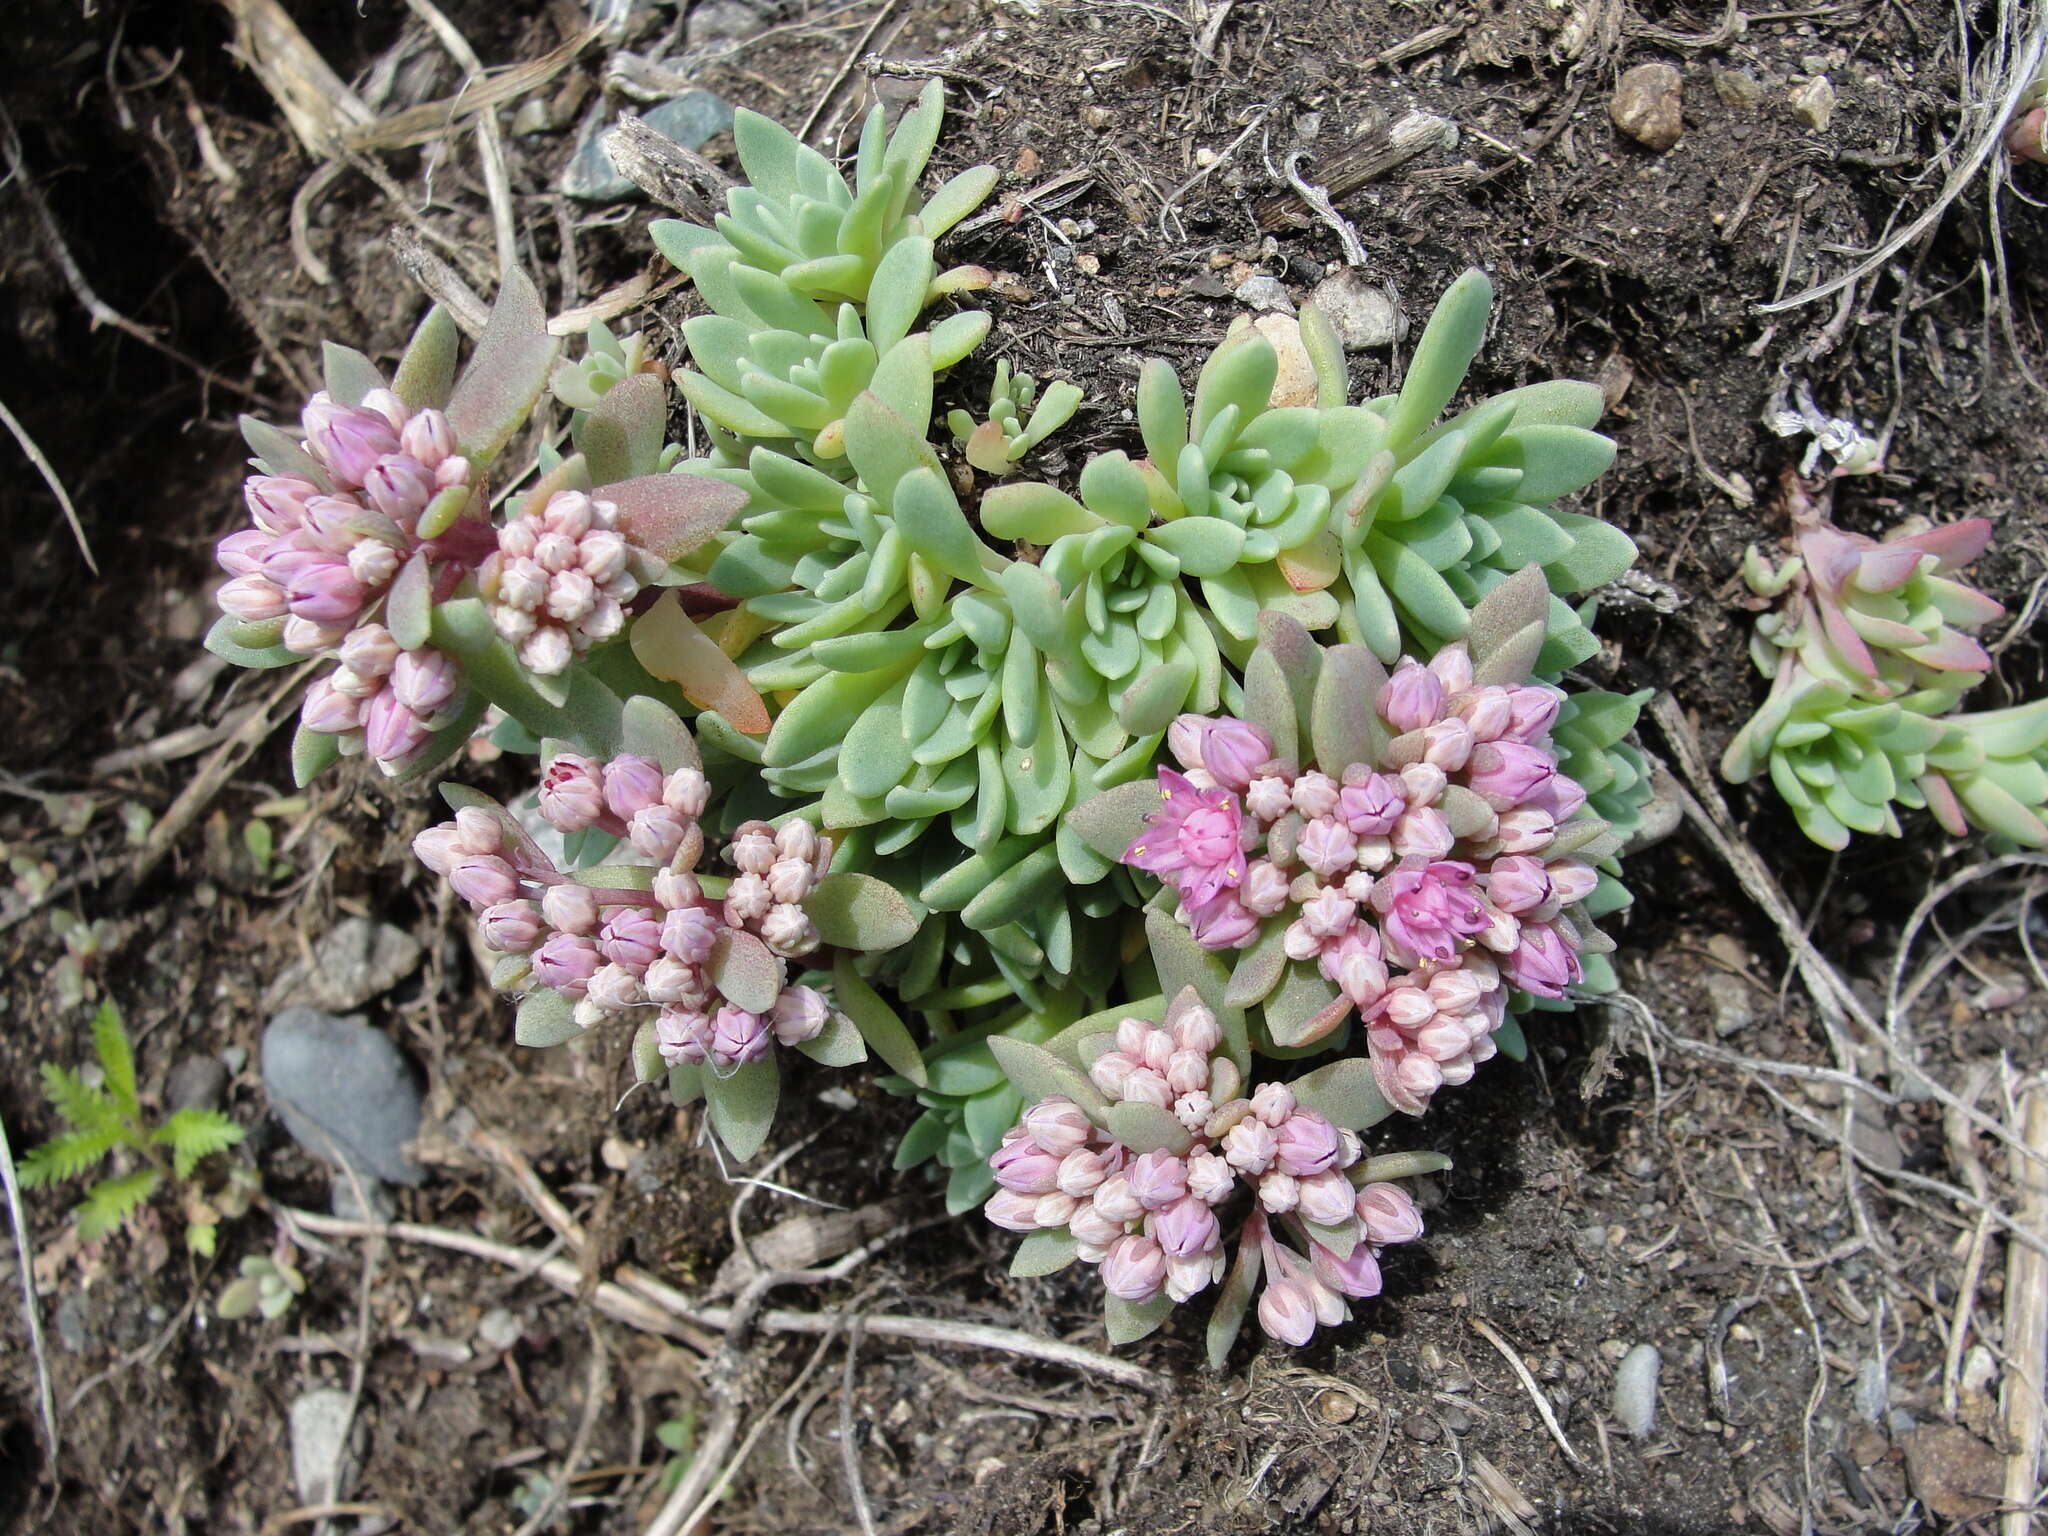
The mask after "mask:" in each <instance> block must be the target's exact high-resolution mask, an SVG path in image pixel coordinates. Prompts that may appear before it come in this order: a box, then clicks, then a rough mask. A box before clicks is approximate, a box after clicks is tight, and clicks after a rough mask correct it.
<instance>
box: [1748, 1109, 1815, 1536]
mask: <svg viewBox="0 0 2048 1536" xmlns="http://www.w3.org/2000/svg"><path fill="white" fill-rule="evenodd" d="M1728 1157H1729V1160H1730V1161H1732V1162H1733V1163H1734V1164H1735V1172H1736V1174H1737V1175H1738V1176H1739V1177H1740V1178H1741V1180H1742V1187H1743V1188H1744V1189H1745V1190H1747V1191H1748V1193H1749V1200H1750V1204H1751V1205H1753V1206H1755V1207H1756V1214H1757V1219H1758V1220H1760V1221H1761V1222H1762V1223H1763V1225H1764V1231H1765V1232H1766V1233H1767V1234H1769V1236H1770V1239H1771V1246H1772V1247H1773V1248H1775V1249H1777V1250H1778V1257H1779V1258H1781V1259H1783V1260H1784V1261H1785V1271H1786V1273H1787V1274H1789V1275H1790V1276H1791V1277H1792V1289H1793V1290H1794V1291H1795V1292H1797V1293H1798V1296H1799V1305H1800V1308H1801V1310H1803V1311H1804V1312H1805V1313H1806V1325H1807V1328H1808V1329H1809V1330H1810V1332H1809V1335H1808V1337H1809V1338H1810V1339H1811V1340H1812V1343H1813V1370H1814V1377H1813V1390H1812V1391H1811V1392H1810V1393H1808V1394H1807V1398H1806V1413H1805V1415H1804V1417H1803V1418H1802V1419H1801V1420H1800V1424H1799V1467H1800V1474H1801V1476H1802V1477H1803V1478H1804V1480H1805V1489H1806V1505H1805V1508H1806V1510H1807V1511H1808V1512H1809V1514H1808V1520H1809V1522H1810V1519H1811V1513H1810V1512H1811V1511H1812V1510H1813V1509H1814V1507H1815V1500H1814V1496H1813V1416H1814V1414H1815V1412H1817V1411H1818V1410H1819V1408H1820V1405H1821V1400H1822V1399H1823V1398H1825V1397H1826V1396H1827V1391H1828V1355H1827V1341H1826V1337H1825V1335H1823V1334H1822V1332H1821V1326H1820V1314H1819V1313H1818V1312H1816V1311H1814V1309H1813V1297H1812V1296H1811V1295H1810V1294H1808V1292H1807V1289H1806V1280H1805V1278H1804V1277H1803V1276H1802V1275H1801V1274H1800V1272H1799V1267H1798V1266H1797V1265H1796V1264H1794V1263H1793V1262H1792V1255H1791V1253H1790V1252H1788V1251H1787V1249H1786V1247H1785V1240H1784V1238H1782V1237H1780V1236H1779V1235H1778V1223H1777V1222H1776V1221H1775V1220H1773V1219H1772V1216H1771V1208H1770V1206H1769V1205H1767V1204H1766V1203H1765V1202H1764V1196H1763V1191H1762V1190H1760V1189H1758V1188H1757V1185H1756V1180H1755V1179H1753V1178H1751V1177H1750V1173H1749V1165H1748V1164H1747V1163H1745V1162H1743V1160H1742V1154H1741V1153H1740V1152H1738V1151H1736V1150H1735V1149H1734V1148H1733V1147H1730V1148H1729V1149H1728ZM1807 1528H1808V1529H1811V1528H1812V1527H1811V1525H1810V1523H1809V1524H1808V1527H1807Z"/></svg>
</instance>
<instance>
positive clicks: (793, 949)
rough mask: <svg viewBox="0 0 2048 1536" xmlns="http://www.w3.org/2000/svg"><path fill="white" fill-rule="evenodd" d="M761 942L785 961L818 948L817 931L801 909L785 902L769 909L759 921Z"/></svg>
mask: <svg viewBox="0 0 2048 1536" xmlns="http://www.w3.org/2000/svg"><path fill="white" fill-rule="evenodd" d="M761 942H762V943H763V944H766V945H767V946H768V948H769V949H770V950H771V951H772V952H774V953H775V954H778V955H780V956H782V957H783V958H784V959H785V960H794V959H796V958H798V957H799V956H802V955H808V954H809V953H810V952H811V951H812V950H814V949H816V948H817V947H818V930H817V929H816V927H814V926H813V925H812V923H811V920H810V918H809V917H808V916H806V915H805V913H804V909H803V908H802V907H798V906H791V905H789V904H788V903H786V902H785V903H783V904H781V905H779V906H773V907H770V908H769V909H768V913H767V915H766V916H765V917H763V918H762V919H761Z"/></svg>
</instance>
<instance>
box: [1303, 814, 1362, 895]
mask: <svg viewBox="0 0 2048 1536" xmlns="http://www.w3.org/2000/svg"><path fill="white" fill-rule="evenodd" d="M1296 849H1297V851H1298V852H1299V853H1300V855H1301V862H1302V863H1304V864H1306V865H1307V866H1308V867H1309V868H1310V869H1312V870H1314V871H1315V872H1316V873H1317V874H1318V875H1321V876H1322V877H1323V878H1324V879H1325V880H1328V879H1329V878H1331V877H1332V876H1333V875H1335V874H1337V872H1338V871H1339V870H1347V869H1349V868H1350V867H1351V861H1352V860H1353V859H1355V858H1357V857H1358V839H1357V838H1356V837H1354V836H1352V834H1351V829H1350V828H1349V827H1347V826H1345V825H1344V823H1343V822H1341V821H1339V820H1338V819H1337V818H1336V817H1335V816H1318V817H1317V818H1316V819H1315V820H1314V821H1311V822H1310V823H1309V824H1308V825H1307V826H1305V827H1303V828H1302V829H1301V840H1300V842H1299V843H1298V844H1296Z"/></svg>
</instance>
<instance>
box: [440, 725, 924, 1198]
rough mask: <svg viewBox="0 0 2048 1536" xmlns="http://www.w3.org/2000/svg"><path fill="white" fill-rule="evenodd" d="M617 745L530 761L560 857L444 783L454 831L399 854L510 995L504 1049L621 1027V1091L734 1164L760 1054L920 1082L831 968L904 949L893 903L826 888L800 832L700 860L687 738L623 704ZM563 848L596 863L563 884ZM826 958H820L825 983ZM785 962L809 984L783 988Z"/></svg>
mask: <svg viewBox="0 0 2048 1536" xmlns="http://www.w3.org/2000/svg"><path fill="white" fill-rule="evenodd" d="M623 736H624V750H622V751H620V752H618V753H616V754H613V755H611V756H609V757H604V758H599V757H593V756H589V755H586V754H582V753H576V752H571V751H568V750H555V751H552V752H550V753H549V755H548V761H547V764H546V768H545V772H544V775H543V777H542V780H541V784H540V787H539V790H538V792H537V794H536V797H535V798H536V812H537V816H538V819H539V821H540V822H541V823H543V824H544V826H545V827H546V828H549V829H552V831H553V832H554V833H556V834H560V835H561V836H562V837H563V839H564V840H565V841H564V845H563V846H564V856H563V858H561V859H557V858H556V857H553V856H551V855H550V854H549V853H548V852H546V851H545V850H544V849H543V848H542V846H541V844H540V842H539V841H538V840H537V839H536V837H535V836H534V835H533V833H532V832H531V831H529V829H528V828H527V826H526V825H525V824H524V823H523V822H522V821H521V820H520V819H519V818H518V817H517V816H515V815H513V814H512V813H511V812H510V811H508V810H507V809H505V808H504V807H502V806H500V805H498V804H497V803H496V802H494V801H492V800H491V799H490V798H489V797H488V796H486V795H483V794H481V793H479V792H477V791H475V790H471V789H467V788H465V787H463V786H459V785H453V784H450V785H444V786H443V788H442V794H443V795H444V797H446V798H447V800H448V801H449V803H450V804H451V805H452V806H454V807H455V808H456V815H455V819H454V820H453V821H452V822H447V823H444V824H442V825H440V826H437V827H432V828H429V829H428V830H427V831H426V832H423V833H422V834H420V836H419V838H418V839H416V840H415V842H414V845H413V846H414V850H415V852H416V853H417V855H418V857H419V858H420V861H421V862H422V863H424V864H425V865H426V866H427V867H428V868H429V869H431V870H433V871H434V872H435V873H437V874H439V875H442V876H444V877H445V878H446V879H447V880H448V882H449V884H450V885H451V886H452V887H453V888H454V891H455V893H456V894H457V895H458V896H460V897H461V898H462V899H463V900H464V901H466V902H467V903H468V904H469V905H470V907H471V908H472V910H474V911H475V912H476V914H477V922H478V930H479V933H480V935H481V937H482V939H483V942H484V945H485V947H486V948H488V949H490V950H492V951H494V952H496V953H497V954H498V955H499V956H500V958H499V961H498V964H497V967H496V969H495V971H494V973H493V975H492V982H493V984H494V985H496V986H497V987H499V988H500V989H503V990H517V991H519V993H520V1004H519V1015H518V1025H517V1038H518V1040H519V1043H520V1044H522V1045H530V1046H552V1045H560V1044H562V1043H564V1042H565V1041H568V1040H570V1039H573V1038H575V1037H576V1036H577V1035H580V1034H582V1033H583V1032H584V1031H586V1030H589V1029H595V1028H603V1027H610V1026H623V1025H632V1026H634V1027H635V1036H634V1043H633V1061H634V1066H635V1069H636V1071H637V1073H638V1074H639V1076H640V1077H641V1079H642V1080H643V1081H645V1080H647V1079H650V1078H654V1077H657V1076H661V1075H664V1074H665V1075H666V1077H667V1080H668V1085H669V1089H670V1092H671V1095H672V1096H673V1098H674V1099H675V1101H676V1103H677V1104H679V1105H680V1104H686V1103H689V1102H691V1101H693V1100H694V1099H696V1098H698V1097H700V1096H701V1097H703V1098H704V1099H705V1100H706V1101H707V1102H708V1103H709V1106H710V1110H711V1123H712V1126H713V1128H714V1129H715V1130H716V1131H717V1132H718V1135H719V1137H720V1139H721V1140H722V1141H723V1142H724V1143H725V1145H726V1147H727V1148H728V1150H730V1151H731V1152H732V1153H733V1154H734V1155H735V1156H736V1157H741V1158H746V1157H751V1156H752V1155H753V1154H754V1152H755V1151H757V1150H758V1149H759V1147H760V1145H761V1143H762V1141H763V1140H764V1139H765V1138H766V1136H767V1134H768V1129H769V1127H770V1125H771V1124H772V1122H773V1119H774V1114H775V1105H776V1100H777V1098H778V1097H779V1085H780V1073H779V1071H778V1068H777V1065H776V1060H775V1050H776V1047H778V1046H780V1047H784V1048H793V1049H796V1050H800V1051H802V1052H803V1053H804V1054H806V1055H808V1056H810V1057H812V1058H813V1059H815V1060H817V1061H819V1062H822V1063H824V1064H825V1065H828V1066H847V1065H850V1064H852V1063H854V1062H857V1061H860V1060H863V1059H865V1057H866V1054H867V1048H868V1047H870V1046H872V1047H873V1048H874V1050H875V1051H876V1052H877V1053H878V1054H879V1055H881V1056H882V1057H883V1058H884V1059H885V1060H887V1061H888V1062H889V1063H890V1065H892V1066H893V1067H895V1068H896V1070H897V1071H899V1072H904V1073H908V1074H912V1075H914V1076H916V1077H917V1078H919V1079H922V1077H923V1072H924V1068H923V1063H922V1061H921V1060H920V1058H919V1056H918V1054H917V1050H916V1048H915V1046H914V1045H913V1044H912V1043H911V1040H910V1036H909V1033H908V1032H907V1031H906V1030H905V1028H904V1026H903V1023H902V1021H901V1020H900V1019H899V1018H897V1017H896V1015H895V1013H894V1012H893V1010H891V1009H890V1008H889V1007H888V1006H887V1004H885V1003H883V1002H882V1001H881V999H880V998H879V997H878V996H877V995H876V994H875V992H874V991H873V989H872V988H870V987H869V986H868V985H867V983H866V982H865V981H863V980H862V979H861V977H860V976H859V975H858V973H857V972H855V971H854V970H853V969H852V967H851V965H850V964H849V963H848V956H849V955H850V953H852V952H853V951H855V950H858V949H865V948H877V949H879V948H889V947H893V946H894V945H897V944H901V943H903V942H905V941H906V940H908V939H909V938H910V936H911V934H912V932H913V931H914V929H915V927H916V919H915V917H914V916H913V914H912V913H911V911H910V909H909V908H908V906H907V905H905V903H904V902H903V899H902V898H901V897H900V896H898V895H897V894H896V893H895V892H894V891H893V890H890V889H889V888H888V887H887V886H884V885H882V884H881V883H880V882H878V881H874V880H871V879H869V878H868V877H867V876H864V875H858V874H843V873H842V874H833V873H831V872H830V862H831V856H832V844H831V840H830V839H829V838H825V837H821V836H820V835H819V834H818V833H817V831H816V829H815V828H813V827H812V826H811V824H810V823H809V822H806V821H802V820H797V819H792V820H790V821H786V822H785V823H783V825H782V826H781V827H780V828H772V827H770V826H769V825H768V824H767V823H765V822H750V823H746V824H744V825H742V826H741V827H740V828H739V829H738V830H737V831H736V833H735V834H734V836H733V837H732V838H731V839H730V840H729V841H727V842H726V844H725V846H724V847H723V848H722V849H719V848H715V847H711V846H709V845H707V841H706V838H705V835H704V828H703V824H702V820H701V818H702V816H703V814H704V811H705V808H706V805H707V803H708V801H709V798H710V793H711V789H710V783H709V781H708V780H707V779H706V778H705V776H704V772H703V763H702V758H701V756H700V755H699V754H698V751H697V748H696V744H695V742H694V741H693V740H692V739H691V736H690V733H689V731H688V730H687V729H686V728H685V727H684V726H683V725H682V723H681V722H680V721H679V720H677V719H676V717H675V716H674V715H673V714H671V713H670V712H669V711H668V710H666V709H665V708H663V707H662V706H661V705H659V704H657V703H655V702H654V701H653V700H651V699H647V698H636V699H633V700H631V701H630V702H628V703H627V705H626V706H625V710H624V719H623ZM569 840H580V846H584V847H588V846H590V845H591V844H592V843H593V842H596V843H599V844H611V845H612V847H613V851H614V855H615V858H614V861H613V862H608V863H605V864H601V865H597V866H595V867H589V868H582V869H574V868H569V869H565V868H564V867H563V864H564V863H566V862H569V860H568V858H567V853H568V847H569ZM707 859H709V860H710V863H709V864H708V865H706V864H705V861H706V860H707ZM700 865H703V866H704V867H701V868H700ZM714 868H722V869H724V870H728V871H729V873H714V872H713V869H714ZM826 945H830V946H833V947H834V949H835V950H836V952H837V953H836V958H835V959H834V960H833V961H832V963H831V966H830V969H829V972H827V971H825V970H823V969H820V967H822V965H823V961H822V958H821V949H822V946H826ZM799 961H802V962H805V963H806V964H807V965H808V966H809V967H810V969H805V970H803V971H801V972H800V973H799V974H798V975H797V976H795V977H792V975H791V969H792V966H793V965H794V964H795V963H796V962H799ZM813 982H816V983H817V984H816V985H813V984H812V983H813Z"/></svg>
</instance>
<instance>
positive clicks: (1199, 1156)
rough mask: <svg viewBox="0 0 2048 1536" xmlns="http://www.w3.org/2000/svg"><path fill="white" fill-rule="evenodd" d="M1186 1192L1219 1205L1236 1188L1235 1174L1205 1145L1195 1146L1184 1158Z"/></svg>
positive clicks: (1207, 1202) (1208, 1202)
mask: <svg viewBox="0 0 2048 1536" xmlns="http://www.w3.org/2000/svg"><path fill="white" fill-rule="evenodd" d="M1186 1163H1187V1181H1188V1193H1189V1194H1191V1195H1193V1196H1194V1197H1195V1198H1196V1199H1197V1200H1201V1201H1203V1202H1205V1203H1206V1204H1209V1205H1221V1204H1222V1203H1223V1202H1224V1201H1225V1200H1228V1199H1229V1198H1230V1195H1231V1192H1232V1191H1233V1190H1235V1189H1236V1188H1237V1174H1236V1172H1235V1171H1234V1170H1233V1169H1232V1168H1231V1166H1230V1164H1229V1163H1227V1162H1225V1161H1224V1160H1223V1159H1222V1158H1220V1157H1218V1156H1217V1155H1216V1154H1215V1153H1213V1152H1211V1151H1210V1150H1209V1149H1208V1148H1206V1147H1200V1146H1198V1147H1196V1148H1195V1149H1194V1150H1193V1151H1191V1152H1189V1153H1188V1155H1187V1158H1186Z"/></svg>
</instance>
